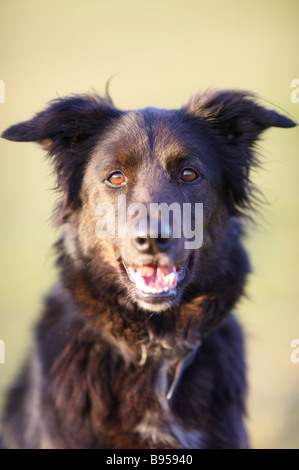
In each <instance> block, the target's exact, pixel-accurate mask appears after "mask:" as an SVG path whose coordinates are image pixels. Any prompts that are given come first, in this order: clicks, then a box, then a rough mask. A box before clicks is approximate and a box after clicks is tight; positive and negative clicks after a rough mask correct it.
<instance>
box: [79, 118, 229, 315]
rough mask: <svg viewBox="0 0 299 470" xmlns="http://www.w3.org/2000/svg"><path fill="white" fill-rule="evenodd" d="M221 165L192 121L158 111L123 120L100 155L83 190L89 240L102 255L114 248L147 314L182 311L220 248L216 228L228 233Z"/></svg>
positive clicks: (92, 163) (101, 145) (95, 153)
mask: <svg viewBox="0 0 299 470" xmlns="http://www.w3.org/2000/svg"><path fill="white" fill-rule="evenodd" d="M216 158H217V155H215V151H213V148H212V146H211V145H209V141H208V139H207V138H206V136H205V132H204V129H203V130H202V131H201V130H200V128H198V131H197V133H196V134H195V133H194V130H193V129H192V125H191V124H190V123H189V122H188V119H187V118H186V116H184V115H180V113H179V112H177V111H174V112H173V111H161V110H154V109H146V110H143V111H137V112H134V111H132V112H129V113H127V114H124V115H122V116H120V118H119V119H118V120H117V122H115V123H114V125H113V128H112V129H111V130H110V131H108V132H107V134H106V135H105V137H104V138H103V139H100V141H99V143H98V144H97V145H96V147H95V148H94V150H93V153H92V156H91V159H90V161H89V164H88V166H87V169H86V172H85V175H84V179H83V185H82V194H84V201H85V204H86V207H88V209H87V210H86V207H85V208H83V213H85V214H86V213H87V212H88V214H89V216H88V218H89V220H90V221H91V218H92V223H91V225H90V228H91V233H90V234H89V236H90V238H92V237H95V236H97V237H98V240H97V242H96V244H97V245H98V249H99V250H103V248H104V246H105V244H109V248H110V249H112V251H113V256H111V258H110V259H111V264H114V265H115V263H117V266H118V268H119V270H120V278H121V282H122V283H123V285H124V286H125V287H126V290H127V292H128V294H129V296H130V299H131V300H132V301H133V302H134V303H137V304H138V305H139V306H140V307H142V308H143V309H149V310H151V311H162V310H165V309H167V308H169V307H170V306H172V305H174V304H175V303H177V302H178V301H179V300H180V299H181V297H182V294H183V292H184V289H185V286H187V285H188V284H190V282H191V281H192V280H193V278H194V274H195V270H196V269H195V268H196V266H197V267H199V264H200V263H203V262H204V260H205V258H207V253H208V251H209V250H208V247H210V248H211V246H212V243H211V238H212V237H213V238H214V243H215V238H217V236H218V234H217V233H214V232H213V233H210V231H211V230H212V229H213V227H214V226H215V221H217V222H216V224H217V227H218V230H221V231H224V230H225V224H226V221H227V210H226V208H225V204H224V202H223V200H222V198H221V197H220V196H221V193H222V189H221V175H220V169H218V167H217V165H215V164H213V161H214V159H216ZM201 205H202V206H201ZM158 206H159V207H160V210H157V209H158ZM110 208H111V210H110ZM202 209H203V210H202ZM202 213H203V217H202ZM105 224H106V226H105ZM107 226H109V228H110V229H111V230H110V233H108V232H107V234H105V228H107ZM83 227H86V219H85V218H84V221H83V223H82V228H83ZM101 229H103V233H101ZM203 232H204V236H203ZM102 235H103V238H105V241H104V242H103V240H102V238H101V236H102ZM105 235H106V236H105ZM219 235H221V233H220V234H219ZM85 245H87V246H91V245H92V244H91V243H90V242H88V243H85Z"/></svg>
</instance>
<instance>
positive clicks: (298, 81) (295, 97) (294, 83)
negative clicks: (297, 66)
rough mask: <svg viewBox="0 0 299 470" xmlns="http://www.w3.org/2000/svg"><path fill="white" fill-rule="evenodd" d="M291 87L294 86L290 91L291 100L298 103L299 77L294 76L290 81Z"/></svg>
mask: <svg viewBox="0 0 299 470" xmlns="http://www.w3.org/2000/svg"><path fill="white" fill-rule="evenodd" d="M291 87H292V88H295V90H293V91H292V93H291V101H292V103H294V104H297V103H299V78H295V79H294V80H292V81H291Z"/></svg>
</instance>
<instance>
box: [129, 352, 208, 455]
mask: <svg viewBox="0 0 299 470" xmlns="http://www.w3.org/2000/svg"><path fill="white" fill-rule="evenodd" d="M188 365H189V361H186V364H184V361H183V360H181V361H173V360H169V359H165V360H164V361H162V362H161V364H160V367H159V369H158V371H157V375H156V380H155V384H154V388H153V399H154V400H155V401H156V405H157V406H155V411H152V410H151V409H147V410H145V412H144V415H143V417H142V419H141V420H140V422H139V423H138V424H137V426H136V427H135V429H134V431H135V432H137V433H138V434H139V435H140V437H141V439H142V440H143V441H146V442H148V443H149V445H150V446H153V447H154V446H157V447H159V446H163V447H166V448H185V449H191V448H201V447H203V434H202V433H201V432H200V431H198V430H196V429H194V428H193V427H192V426H190V425H188V423H184V422H183V421H182V420H180V419H179V418H178V417H177V416H176V415H175V413H174V412H173V409H172V404H171V403H172V401H171V399H172V396H173V395H174V393H180V389H184V383H183V380H184V379H183V373H184V370H185V368H187V367H188ZM141 393H142V392H141ZM186 406H188V402H187V401H186Z"/></svg>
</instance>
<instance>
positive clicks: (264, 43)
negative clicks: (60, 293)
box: [0, 0, 299, 448]
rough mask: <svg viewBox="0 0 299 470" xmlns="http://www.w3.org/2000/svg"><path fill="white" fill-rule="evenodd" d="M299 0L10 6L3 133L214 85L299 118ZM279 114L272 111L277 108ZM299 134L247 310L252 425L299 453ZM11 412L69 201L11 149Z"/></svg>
mask: <svg viewBox="0 0 299 470" xmlns="http://www.w3.org/2000/svg"><path fill="white" fill-rule="evenodd" d="M298 17H299V3H298V1H297V0H286V1H283V0H274V1H264V2H260V1H257V0H252V1H251V2H250V3H249V2H248V3H241V2H237V1H235V0H228V1H227V2H220V1H216V0H210V1H209V2H207V1H200V0H197V1H196V0H185V1H182V0H164V1H161V0H160V1H158V0H151V1H149V0H148V1H137V0H127V1H126V2H123V1H121V0H112V1H111V0H110V1H108V0H105V1H100V2H99V1H96V0H94V1H91V0H86V1H85V2H82V1H79V0H73V1H70V0H63V1H58V0H53V1H52V2H48V3H46V2H38V1H37V0H27V1H26V2H22V1H21V0H9V1H8V0H2V2H1V4H0V79H2V80H4V83H5V103H4V104H3V103H0V131H2V130H4V129H5V128H6V127H7V126H8V125H10V124H13V123H16V122H18V121H19V120H23V119H28V118H29V117H30V116H32V115H33V113H35V112H37V111H38V110H40V109H41V108H42V107H43V106H44V104H45V103H46V102H47V101H48V100H50V99H52V98H55V97H56V96H63V95H64V94H68V93H71V92H86V91H89V90H91V88H94V89H96V90H97V91H98V92H100V93H101V92H103V91H104V87H105V83H106V81H107V80H108V78H109V77H111V76H112V75H113V74H115V73H117V74H118V75H117V76H116V77H115V78H114V80H113V81H112V84H111V94H112V97H113V98H114V100H115V102H116V104H117V105H118V106H120V107H124V108H135V107H142V106H147V105H153V106H159V107H177V106H180V105H181V104H183V103H184V102H186V101H187V99H188V98H189V95H190V94H191V93H193V92H195V91H198V90H202V89H205V88H206V87H210V86H217V87H237V88H246V89H250V90H253V91H255V92H257V93H258V94H260V95H261V96H264V97H265V98H266V99H267V100H269V102H270V103H273V106H274V105H278V106H280V107H281V108H283V110H285V111H286V112H288V113H290V114H291V115H292V116H293V117H294V118H295V120H297V122H299V103H298V104H294V103H292V102H291V100H290V93H291V91H292V89H291V88H290V83H291V81H292V80H293V79H295V78H299V56H298V36H299V35H298ZM269 106H270V104H269ZM298 144H299V136H298V129H292V130H281V129H272V130H269V131H268V132H267V134H265V136H264V139H263V142H262V149H263V151H262V154H263V156H264V158H263V161H264V170H263V171H261V172H260V173H259V174H258V175H257V176H256V177H255V180H256V182H257V184H258V186H259V187H261V189H262V190H263V192H264V194H265V196H266V198H267V199H268V200H269V202H270V204H269V205H267V206H265V207H264V208H263V214H264V221H261V222H260V224H259V225H258V227H257V228H255V229H252V230H251V231H250V234H249V236H248V238H247V239H246V245H247V247H248V250H249V251H250V254H251V258H252V264H253V267H254V272H253V274H252V275H251V276H250V279H249V284H248V296H249V299H243V300H242V302H240V304H239V306H238V309H237V311H238V317H239V318H240V321H241V323H242V324H243V326H244V329H245V331H246V334H247V354H248V368H249V375H248V379H249V397H248V398H249V400H248V410H249V416H248V427H249V431H250V436H251V444H252V446H253V447H255V448H262V447H272V448H286V447H293V448H299V397H298V386H299V364H293V363H291V361H290V353H291V350H290V342H291V340H292V339H294V338H298V337H299V320H298V298H299V296H298V274H299V268H298V266H299V250H298V237H299V213H298V202H299V192H298V182H297V179H298V170H299V158H298V148H299V145H298ZM0 154H1V158H0V214H1V225H0V242H1V243H0V266H1V269H0V339H3V340H4V341H5V349H6V351H5V352H6V363H5V364H0V406H1V403H2V402H3V397H4V391H5V390H6V388H7V386H8V384H9V383H10V382H11V380H12V379H13V377H14V376H15V374H16V373H17V371H18V370H19V367H20V364H21V363H22V362H23V361H24V360H25V358H26V354H27V351H28V349H29V348H30V345H31V340H32V328H33V325H34V323H35V322H36V320H37V318H38V316H39V312H40V308H41V302H42V296H43V295H44V294H45V293H46V292H47V289H48V288H49V286H50V285H52V284H53V283H54V281H55V277H56V272H55V268H54V267H53V262H54V258H53V255H52V252H51V245H52V244H53V242H54V241H55V239H56V236H57V235H55V233H54V231H53V229H52V228H51V223H50V214H51V209H52V206H53V203H54V200H55V195H53V193H52V192H51V191H50V188H52V187H53V186H54V179H53V177H52V176H51V171H50V169H49V167H48V165H47V164H46V163H45V159H44V158H43V151H42V150H40V149H38V148H37V147H35V146H34V145H33V144H14V143H10V142H6V141H3V140H1V141H0Z"/></svg>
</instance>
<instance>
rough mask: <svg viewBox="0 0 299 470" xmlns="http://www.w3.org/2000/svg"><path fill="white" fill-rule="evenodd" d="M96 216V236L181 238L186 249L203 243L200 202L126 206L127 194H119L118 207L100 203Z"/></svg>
mask: <svg viewBox="0 0 299 470" xmlns="http://www.w3.org/2000/svg"><path fill="white" fill-rule="evenodd" d="M116 213H117V217H116ZM95 215H96V216H98V217H99V220H98V222H97V223H96V227H95V232H96V236H97V237H98V238H106V237H108V238H115V237H116V238H126V237H131V238H136V237H137V236H139V237H144V238H147V237H150V238H181V237H184V240H185V242H184V247H185V248H186V249H197V248H200V247H201V246H202V243H203V204H202V203H195V204H193V207H192V204H191V203H183V204H182V205H181V204H179V203H178V202H173V203H172V204H167V203H166V202H161V203H159V204H158V203H150V204H148V205H145V204H143V203H141V202H134V203H132V204H130V205H129V206H128V207H127V202H126V196H124V195H120V196H118V203H117V209H115V207H114V205H113V204H110V203H107V202H100V203H99V204H98V205H97V207H96V210H95ZM170 216H171V217H170ZM170 218H171V219H172V221H170ZM116 220H117V222H116ZM187 240H188V241H187Z"/></svg>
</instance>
